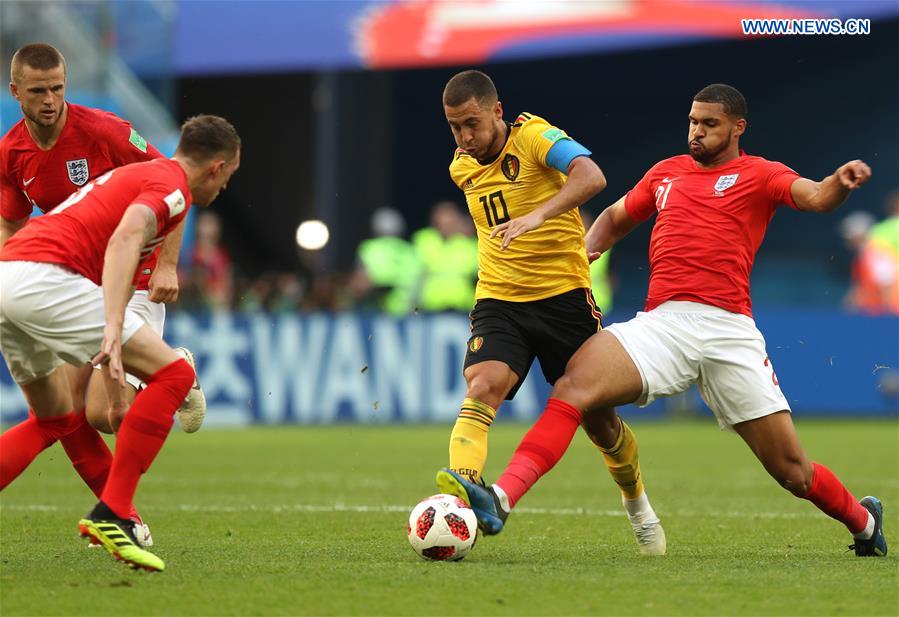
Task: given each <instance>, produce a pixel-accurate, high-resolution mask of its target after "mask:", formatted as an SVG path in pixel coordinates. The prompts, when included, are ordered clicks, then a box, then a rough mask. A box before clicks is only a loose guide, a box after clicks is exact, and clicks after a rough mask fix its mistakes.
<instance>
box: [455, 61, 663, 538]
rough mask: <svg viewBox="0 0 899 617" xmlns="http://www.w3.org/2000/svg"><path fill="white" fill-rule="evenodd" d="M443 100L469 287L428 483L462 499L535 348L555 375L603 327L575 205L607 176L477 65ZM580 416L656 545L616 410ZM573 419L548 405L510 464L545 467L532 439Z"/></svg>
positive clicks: (533, 471) (642, 530) (655, 527)
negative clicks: (468, 245) (466, 319)
mask: <svg viewBox="0 0 899 617" xmlns="http://www.w3.org/2000/svg"><path fill="white" fill-rule="evenodd" d="M443 107H444V112H445V114H446V119H447V121H448V122H449V125H450V128H451V129H452V132H453V137H455V140H456V144H457V145H458V146H459V147H458V149H457V150H456V152H455V155H454V156H453V161H452V163H451V164H450V175H451V176H452V179H453V182H454V183H455V184H456V185H457V186H458V187H459V188H460V189H462V191H463V192H464V193H465V199H466V202H467V203H468V209H469V211H470V212H471V216H472V218H473V219H474V222H475V225H476V227H477V232H478V285H477V292H476V303H475V307H474V310H473V311H472V312H471V338H470V339H469V340H468V350H467V352H466V355H465V368H464V375H465V381H466V383H467V386H468V388H467V392H466V398H465V400H464V401H463V402H462V405H461V411H460V412H459V417H458V419H457V420H456V425H455V427H454V428H453V432H452V436H451V438H450V464H449V469H446V470H442V471H440V472H438V474H437V484H438V487H439V488H440V490H441V492H445V493H450V494H454V495H457V496H459V497H460V498H462V499H467V493H466V492H465V491H464V489H462V488H461V486H460V484H459V482H458V480H459V479H460V478H464V479H469V480H471V481H474V482H481V483H483V480H482V479H481V473H482V471H483V469H484V464H485V462H486V460H487V432H488V430H489V428H490V425H491V424H492V422H493V420H494V418H495V416H496V410H497V409H499V406H500V405H501V404H502V402H503V401H504V400H507V399H512V398H513V397H514V396H515V392H516V391H517V390H518V387H519V385H520V384H521V381H522V380H523V379H524V378H525V376H526V375H527V374H528V371H529V370H530V367H531V364H532V363H533V361H534V358H535V357H536V358H538V359H539V360H540V366H541V368H542V369H543V375H544V376H545V377H546V380H547V381H548V382H550V383H555V381H556V380H557V379H558V378H559V377H561V376H562V374H563V373H564V372H565V366H566V364H567V363H568V360H569V359H570V358H571V356H572V355H574V352H575V351H577V349H578V348H579V347H580V346H581V344H582V343H583V342H584V341H586V340H587V339H588V338H590V337H591V336H592V335H594V334H596V331H597V330H598V329H600V328H601V327H602V325H601V321H600V320H601V317H602V315H601V313H600V311H599V309H597V308H596V305H595V303H594V301H593V295H592V293H591V292H590V273H589V268H588V261H587V260H588V257H587V252H586V248H585V244H584V226H583V224H582V223H581V218H580V215H579V214H578V207H579V206H580V205H582V204H583V203H584V202H585V201H587V200H588V199H590V198H591V197H593V196H594V195H596V194H597V193H599V192H600V191H601V190H602V189H603V188H605V186H606V180H605V177H604V176H603V173H602V171H601V170H600V169H599V167H598V166H597V165H596V163H594V162H593V161H592V160H591V159H590V151H589V150H587V149H586V148H584V147H583V146H582V145H581V144H579V143H577V142H576V141H574V140H572V139H571V138H570V137H569V136H568V135H567V134H566V133H565V131H563V130H562V129H559V128H557V127H555V126H553V125H551V124H550V123H548V122H547V121H546V120H544V119H543V118H539V117H537V116H534V115H531V114H527V113H523V114H521V115H519V116H518V118H517V119H516V120H515V122H513V123H507V122H505V121H504V120H503V107H502V104H501V103H500V101H499V100H498V96H497V92H496V87H495V86H494V85H493V82H492V81H491V79H490V78H489V77H488V76H487V75H485V74H484V73H482V72H480V71H474V70H469V71H463V72H462V73H459V74H457V75H456V76H454V77H453V78H452V79H451V80H450V81H449V82H448V83H447V85H446V88H445V89H444V92H443ZM499 231H502V232H503V233H502V235H499V234H498V232H499ZM524 232H530V233H527V234H525V235H521V234H524ZM513 238H517V240H516V241H515V243H514V244H510V241H511V240H512V239H513ZM589 418H590V422H589V425H588V424H587V423H585V424H584V429H585V431H586V432H587V434H588V435H589V436H590V439H591V440H592V441H593V442H594V443H595V444H596V445H597V446H598V447H599V449H600V451H601V452H602V455H603V458H604V460H605V463H606V466H607V467H608V469H609V472H610V473H611V474H612V477H613V478H614V480H615V482H616V483H617V484H618V486H619V487H620V489H621V492H622V500H623V503H624V507H625V510H626V512H627V514H628V518H629V519H630V522H631V526H632V527H633V529H634V533H635V535H636V538H637V543H638V545H639V547H640V550H641V552H642V553H644V554H649V555H660V554H664V553H665V533H664V530H663V529H662V526H661V525H660V524H659V519H658V517H657V516H656V514H655V512H654V511H653V509H652V506H651V505H650V503H649V499H648V498H647V496H646V492H645V491H644V488H643V479H642V477H641V474H640V464H639V458H638V452H637V441H636V439H635V437H634V434H633V432H632V431H631V430H630V428H629V427H628V426H627V424H625V423H624V422H623V421H621V420H620V419H619V418H618V416H617V414H616V413H615V409H614V408H609V409H607V410H602V411H601V412H599V413H594V414H590V415H589ZM580 421H581V419H580V417H577V418H574V417H572V416H571V414H569V413H567V411H566V410H564V409H558V410H557V409H553V408H548V409H547V410H546V411H545V412H544V414H543V415H542V416H541V417H540V419H539V420H538V421H537V423H536V424H535V425H534V426H533V427H532V428H531V430H530V432H529V433H528V436H526V437H525V439H524V440H523V441H522V444H521V445H520V446H519V448H518V454H521V455H522V456H521V457H519V460H520V461H522V464H521V465H519V468H518V469H517V470H516V471H515V472H516V473H520V474H521V475H522V479H523V480H525V479H526V478H528V477H531V476H535V475H542V473H546V471H548V470H549V469H550V468H552V467H553V465H555V464H556V462H557V460H558V458H557V457H554V456H553V455H552V453H551V452H550V451H549V450H548V449H546V448H544V447H541V446H540V445H539V444H540V443H545V442H547V441H549V442H552V440H553V439H554V435H555V434H556V433H559V432H560V431H559V429H560V426H561V425H565V424H568V423H571V422H576V423H577V422H580ZM497 499H499V500H500V501H501V500H502V499H503V494H502V491H499V492H498V493H497ZM505 505H506V506H507V505H508V504H505ZM505 510H506V511H508V508H505Z"/></svg>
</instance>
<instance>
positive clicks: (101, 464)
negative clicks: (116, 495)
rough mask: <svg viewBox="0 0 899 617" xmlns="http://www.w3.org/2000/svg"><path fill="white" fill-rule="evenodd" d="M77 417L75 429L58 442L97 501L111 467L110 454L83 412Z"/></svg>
mask: <svg viewBox="0 0 899 617" xmlns="http://www.w3.org/2000/svg"><path fill="white" fill-rule="evenodd" d="M79 415H80V416H81V419H80V420H79V421H78V426H77V428H75V430H74V431H72V432H71V433H69V434H68V435H66V436H65V437H62V438H61V439H60V440H59V442H60V443H61V444H62V447H63V449H64V450H65V451H66V454H67V455H68V456H69V460H70V461H72V466H73V467H74V468H75V471H77V472H78V475H79V476H81V479H82V480H84V483H85V484H87V485H88V487H90V489H91V490H92V491H93V492H94V495H96V496H97V498H98V499H99V497H100V494H101V493H102V492H103V487H104V486H105V485H106V476H108V475H109V468H110V467H111V466H112V452H110V451H109V448H108V447H107V446H106V442H105V441H103V438H102V437H101V436H100V433H98V432H97V429H95V428H94V427H92V426H91V425H90V424H88V422H87V419H86V418H85V417H84V412H83V411H82V412H79Z"/></svg>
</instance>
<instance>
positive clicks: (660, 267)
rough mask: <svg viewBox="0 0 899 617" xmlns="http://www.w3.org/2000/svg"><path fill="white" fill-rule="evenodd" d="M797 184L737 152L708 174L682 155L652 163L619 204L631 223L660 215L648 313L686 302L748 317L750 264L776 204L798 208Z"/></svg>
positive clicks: (787, 172)
mask: <svg viewBox="0 0 899 617" xmlns="http://www.w3.org/2000/svg"><path fill="white" fill-rule="evenodd" d="M797 178H799V174H797V173H796V172H795V171H793V170H792V169H790V168H789V167H787V166H786V165H783V164H782V163H777V162H774V161H768V160H765V159H763V158H761V157H758V156H748V155H746V154H745V153H744V152H742V151H741V152H740V156H739V157H737V158H735V159H734V160H732V161H730V162H729V163H726V164H724V165H721V166H720V167H716V168H714V169H704V168H702V167H699V165H698V164H697V163H696V162H695V161H694V160H693V158H692V157H690V156H689V155H687V154H683V155H680V156H674V157H671V158H669V159H665V160H664V161H661V162H659V163H656V164H655V165H654V166H653V167H652V168H651V169H650V170H649V171H648V172H646V175H645V176H643V179H642V180H640V182H638V183H637V185H636V186H635V187H634V188H633V189H631V191H630V192H628V194H627V196H626V199H625V202H624V205H625V208H626V209H627V213H628V215H630V217H631V218H632V219H634V220H636V221H645V220H646V219H648V218H649V217H651V216H652V215H653V214H655V213H656V212H658V220H657V221H656V224H655V228H654V229H653V231H652V239H651V240H650V243H649V265H650V276H649V292H648V293H647V295H646V310H647V311H650V310H652V309H654V308H655V307H657V306H658V305H660V304H662V303H663V302H666V301H668V300H689V301H691V302H701V303H703V304H709V305H711V306H717V307H719V308H723V309H724V310H726V311H730V312H732V313H742V314H743V315H749V316H750V317H751V316H752V300H750V298H749V273H750V272H751V271H752V263H753V260H754V259H755V254H756V252H757V251H758V248H759V246H760V245H761V243H762V239H763V238H764V237H765V231H766V230H767V229H768V223H770V222H771V218H772V217H773V216H774V211H775V210H776V209H777V206H778V204H786V205H788V206H790V207H792V208H795V207H796V204H795V203H794V202H793V197H792V195H791V193H790V187H791V186H792V185H793V182H794V181H795V180H796V179H797Z"/></svg>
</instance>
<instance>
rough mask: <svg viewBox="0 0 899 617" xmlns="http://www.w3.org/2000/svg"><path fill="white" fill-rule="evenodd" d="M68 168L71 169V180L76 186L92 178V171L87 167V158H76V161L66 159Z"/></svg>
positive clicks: (82, 184)
mask: <svg viewBox="0 0 899 617" xmlns="http://www.w3.org/2000/svg"><path fill="white" fill-rule="evenodd" d="M66 169H67V170H68V171H69V180H71V181H72V184H74V185H75V186H84V185H85V184H87V181H88V180H89V179H90V173H89V172H88V169H87V159H75V160H74V161H66Z"/></svg>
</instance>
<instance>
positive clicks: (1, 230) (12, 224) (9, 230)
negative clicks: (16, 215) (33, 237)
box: [0, 216, 28, 249]
mask: <svg viewBox="0 0 899 617" xmlns="http://www.w3.org/2000/svg"><path fill="white" fill-rule="evenodd" d="M27 222H28V217H27V216H26V217H25V218H21V219H15V220H10V219H8V218H6V217H2V216H0V249H2V248H3V245H4V244H6V241H7V240H9V239H10V238H11V237H12V236H13V234H14V233H16V232H17V231H19V230H20V229H22V228H23V227H25V223H27Z"/></svg>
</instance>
